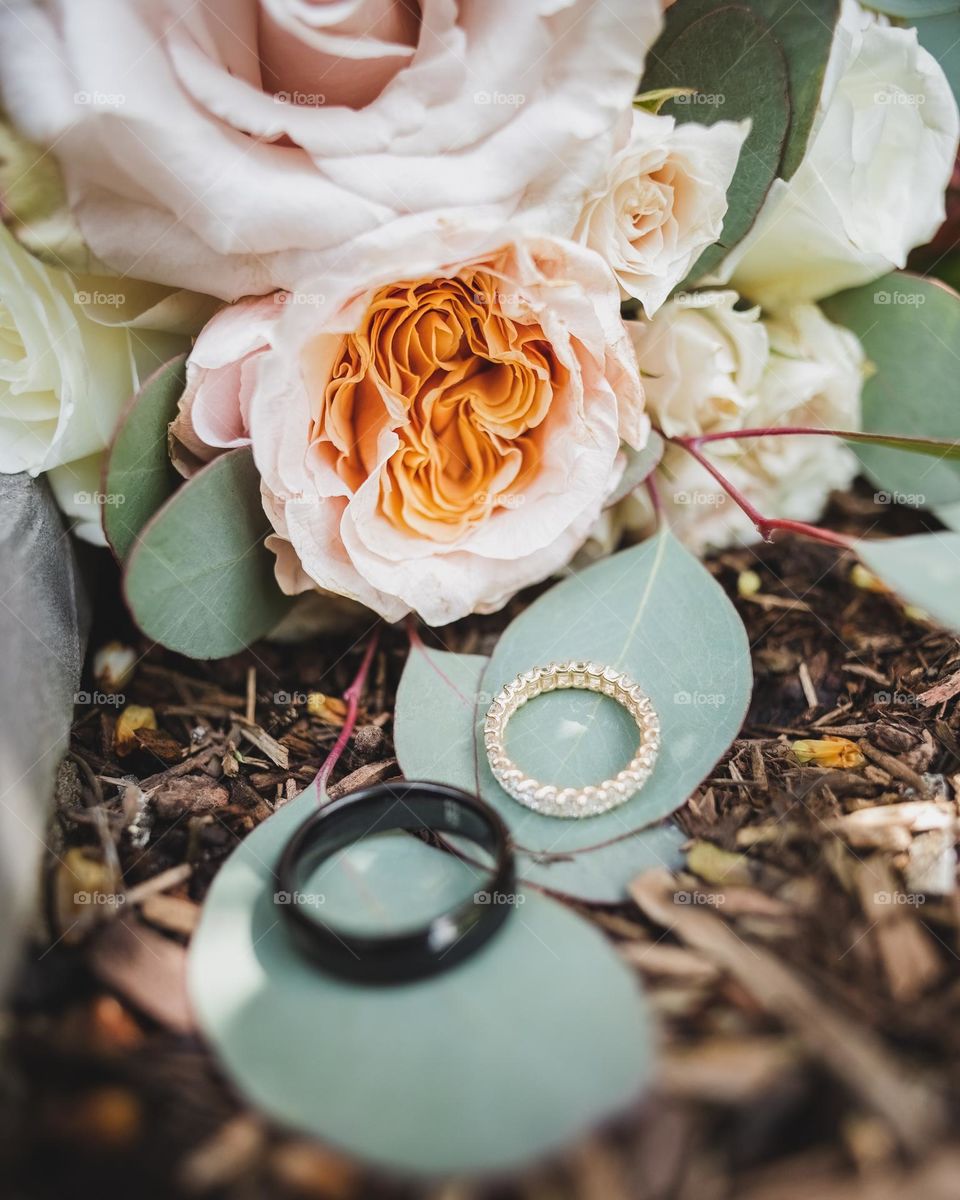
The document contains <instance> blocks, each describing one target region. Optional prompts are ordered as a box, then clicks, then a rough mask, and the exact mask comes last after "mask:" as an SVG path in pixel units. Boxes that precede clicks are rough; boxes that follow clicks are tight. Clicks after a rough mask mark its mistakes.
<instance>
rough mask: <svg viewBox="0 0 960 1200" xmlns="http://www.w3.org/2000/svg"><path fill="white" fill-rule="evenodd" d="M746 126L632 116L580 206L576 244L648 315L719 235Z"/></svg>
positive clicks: (645, 114) (638, 112)
mask: <svg viewBox="0 0 960 1200" xmlns="http://www.w3.org/2000/svg"><path fill="white" fill-rule="evenodd" d="M749 132H750V123H749V121H741V122H739V123H734V122H732V121H720V122H719V123H717V124H716V125H711V126H707V125H697V124H695V123H693V122H690V123H687V124H683V125H678V124H677V123H676V122H675V121H674V119H673V118H672V117H667V116H661V115H658V114H655V113H650V112H644V111H642V110H636V111H634V113H633V116H632V121H631V124H630V127H629V136H628V138H627V141H626V144H625V145H624V146H623V147H622V148H621V149H620V150H618V152H617V153H616V155H615V156H614V158H613V160H612V161H611V163H610V167H609V170H608V171H607V174H606V177H605V178H604V179H603V180H602V181H601V182H600V184H599V185H598V187H597V188H595V189H594V190H593V191H592V192H591V194H590V196H589V197H588V199H587V202H586V205H585V206H584V210H583V213H582V215H581V217H580V222H579V224H578V227H577V237H578V239H579V240H580V241H582V242H584V243H585V244H586V245H588V246H590V247H591V248H592V249H594V250H596V251H597V252H598V253H599V254H601V255H602V256H603V257H604V258H605V259H606V261H607V262H608V263H609V264H610V266H611V268H612V269H613V272H614V274H615V275H616V277H617V281H618V282H619V284H620V287H621V289H622V292H623V295H624V297H625V298H626V297H627V296H633V297H634V298H635V299H637V300H639V301H640V302H641V304H642V305H643V308H644V311H645V312H646V314H647V316H652V315H653V314H654V313H655V312H656V311H657V309H658V308H659V307H660V305H661V304H663V302H664V300H666V298H667V296H668V295H669V294H670V292H671V291H672V290H673V288H674V287H675V286H676V285H677V284H678V283H679V282H680V281H681V280H682V279H683V278H684V276H685V275H686V274H687V272H688V271H689V270H690V268H691V267H692V266H693V264H694V262H696V260H697V258H698V257H699V256H700V252H701V251H702V250H704V249H706V247H707V246H709V245H711V244H712V243H713V242H715V241H716V240H717V238H718V237H719V236H720V230H721V229H722V227H723V218H724V215H725V213H726V211H727V188H728V187H729V186H730V181H731V179H732V178H733V175H734V172H735V171H736V169H737V161H738V159H739V157H740V149H741V147H742V146H743V142H744V139H745V138H746V136H747V134H748V133H749Z"/></svg>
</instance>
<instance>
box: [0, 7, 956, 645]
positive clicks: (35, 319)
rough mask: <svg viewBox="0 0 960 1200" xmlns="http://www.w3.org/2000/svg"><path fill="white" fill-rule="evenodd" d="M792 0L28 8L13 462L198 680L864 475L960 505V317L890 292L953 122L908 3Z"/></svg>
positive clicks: (8, 67) (790, 525)
mask: <svg viewBox="0 0 960 1200" xmlns="http://www.w3.org/2000/svg"><path fill="white" fill-rule="evenodd" d="M813 8H815V10H816V11H815V13H814V14H813V15H809V14H806V15H801V14H800V13H798V12H795V11H794V10H793V9H792V8H791V7H790V5H788V4H786V3H783V2H781V0H744V3H742V4H738V5H733V6H728V7H723V8H719V9H718V8H716V6H714V5H711V4H709V3H706V2H705V0H678V2H677V3H675V4H673V5H671V6H668V8H667V11H666V13H662V12H661V6H660V4H659V3H658V2H655V0H629V2H627V0H610V2H608V3H603V4H600V3H595V2H594V0H560V2H559V3H558V2H557V0H552V2H551V3H546V2H538V3H531V4H525V5H515V4H513V5H511V4H507V3H505V2H503V3H501V2H500V0H495V2H494V0H484V2H483V3H480V2H475V0H457V2H454V0H423V2H422V3H420V4H416V3H412V2H400V0H340V2H338V3H333V2H331V0H312V2H310V3H298V2H295V0H245V2H244V3H242V4H238V5H235V6H232V7H230V8H229V9H223V10H221V8H220V6H212V5H188V4H182V3H180V2H179V0H161V2H157V3H147V2H146V0H97V2H96V3H94V4H87V5H85V6H84V7H83V10H82V11H80V10H78V9H77V8H76V7H75V6H71V5H68V4H67V3H65V0H50V2H49V3H45V4H44V3H31V2H26V0H22V2H20V3H16V4H12V5H10V6H8V7H7V9H6V10H5V11H4V13H3V14H2V16H0V36H2V66H0V90H2V96H3V103H4V107H5V109H6V112H7V114H8V117H9V125H8V127H7V128H6V130H5V133H4V143H5V147H6V153H5V156H4V165H3V179H2V180H0V186H2V187H3V193H4V200H5V209H4V211H5V218H6V226H7V229H6V231H5V232H4V233H3V237H2V243H0V254H2V260H3V263H4V269H3V273H2V278H0V293H2V299H3V302H4V314H5V331H6V332H5V336H4V342H3V348H2V356H3V365H4V371H3V376H4V380H5V385H4V399H3V410H2V429H0V468H2V469H3V470H4V471H7V472H17V471H28V472H30V473H31V474H34V475H37V474H40V473H45V474H46V475H47V476H48V478H49V481H50V484H51V487H52V488H53V490H54V493H55V495H56V496H57V498H58V500H59V502H60V503H61V506H62V507H63V509H64V510H65V511H66V512H67V514H68V515H69V516H70V517H71V518H72V519H73V520H74V521H75V525H74V529H75V531H76V533H77V534H78V535H79V536H81V537H84V538H87V539H88V540H92V541H98V540H99V541H100V542H104V541H106V542H108V543H109V544H110V545H111V546H112V548H113V550H114V552H115V553H116V554H117V556H118V558H120V560H121V561H122V563H123V567H124V575H125V592H126V597H127V600H128V603H129V604H130V607H131V609H132V612H133V614H134V616H135V618H136V619H137V620H138V622H139V623H140V624H141V626H142V628H143V629H144V631H145V632H146V633H148V634H149V635H150V636H152V637H154V638H155V639H156V640H159V641H161V642H163V643H165V644H167V645H170V646H171V647H173V648H175V649H180V650H183V651H185V652H187V653H191V654H195V655H198V656H216V655H220V654H225V653H229V652H231V651H232V650H234V649H237V648H239V647H241V646H243V645H244V644H246V643H248V642H249V641H251V640H253V639H255V638H256V637H258V636H262V635H264V634H267V633H269V632H270V631H271V630H272V629H274V628H275V627H276V626H277V625H278V623H279V622H281V621H282V619H283V617H284V615H285V613H286V612H287V611H288V609H289V606H290V604H291V602H292V599H291V598H295V597H304V596H306V595H311V596H312V597H313V599H312V602H311V611H313V612H314V613H317V612H319V613H320V614H321V619H322V614H323V612H324V611H328V612H329V611H332V610H333V609H334V608H336V607H337V606H340V607H342V604H343V601H344V600H347V601H350V602H355V603H357V604H359V605H361V606H364V607H366V608H367V609H370V610H373V611H374V612H375V613H378V614H380V615H381V616H382V617H384V618H386V619H387V620H389V621H396V620H399V619H400V618H402V617H404V616H405V615H407V614H410V613H414V614H417V615H418V616H419V617H420V618H422V619H423V620H424V621H425V622H427V623H429V624H432V625H443V624H446V623H448V622H450V621H454V620H457V619H458V618H460V617H463V616H466V615H467V614H470V613H474V612H490V611H494V610H496V609H499V608H500V607H502V606H503V605H504V603H505V602H506V601H507V600H508V599H509V598H510V597H511V596H513V595H514V594H515V593H516V592H517V591H518V590H520V589H522V588H524V587H526V586H528V585H530V584H533V583H537V582H540V581H542V580H545V579H547V578H549V577H551V576H554V575H556V574H557V573H558V572H562V571H564V570H565V569H566V568H567V567H568V566H569V565H570V564H571V563H576V562H580V561H582V560H583V558H584V557H593V558H595V557H597V555H602V554H605V553H607V552H609V551H610V550H612V549H613V548H615V547H616V546H617V545H618V544H620V543H621V542H623V541H624V540H627V541H635V540H637V539H640V538H643V537H645V536H647V535H648V534H650V533H651V532H652V531H653V530H654V529H655V528H656V527H657V525H658V523H659V524H661V525H662V524H664V523H666V524H668V525H669V526H670V527H671V528H672V529H673V530H674V532H675V533H676V534H677V535H678V536H679V537H680V538H681V540H682V541H684V542H685V543H686V544H687V545H688V546H689V547H691V548H692V549H694V550H695V551H696V552H698V553H702V552H705V551H707V550H709V549H711V548H717V547H722V546H724V545H727V544H729V543H731V542H735V541H740V542H743V541H749V540H751V539H753V538H756V537H761V536H770V535H771V534H772V532H773V531H775V530H776V529H778V528H779V529H793V530H794V531H795V532H799V533H805V534H807V535H809V536H814V537H817V536H820V537H823V538H826V539H829V540H837V539H838V537H839V535H835V534H831V533H830V532H829V531H824V530H818V529H816V528H815V527H813V526H810V525H809V524H807V523H809V522H812V521H815V520H816V519H817V518H818V517H819V516H820V514H821V513H822V511H823V509H824V506H825V504H826V501H827V497H828V495H829V493H830V491H831V489H834V488H838V487H844V486H846V485H848V484H849V483H850V482H851V480H852V479H853V477H854V476H855V475H856V474H857V472H858V471H859V470H866V472H867V473H868V475H870V476H871V478H873V479H874V481H875V482H876V484H877V485H878V486H882V487H885V488H886V490H887V491H889V492H891V493H898V492H909V493H910V494H911V495H912V494H918V495H921V497H922V499H921V501H920V502H921V503H923V502H927V503H928V504H930V505H937V506H946V505H948V504H950V503H951V502H952V501H953V500H955V499H956V500H960V475H958V474H957V472H956V469H955V468H954V467H953V466H952V465H951V459H952V456H955V453H956V448H955V446H954V445H953V443H952V442H950V440H949V439H950V438H951V437H952V436H955V435H957V434H960V422H958V419H957V415H956V406H955V405H953V406H950V405H949V404H948V397H947V396H945V395H943V394H942V392H940V391H939V389H937V386H936V380H937V376H936V372H937V371H940V372H941V374H942V375H943V376H944V377H945V378H946V379H947V380H949V381H950V384H951V385H952V384H953V372H952V369H951V366H950V363H949V359H950V358H951V357H952V355H953V353H954V351H953V347H952V345H951V338H952V336H953V334H954V333H955V332H956V330H957V328H958V326H960V316H958V312H960V302H958V300H957V297H956V296H955V295H954V294H953V293H951V292H949V291H948V290H947V289H946V288H944V287H942V286H939V285H931V284H929V283H926V282H924V281H923V280H920V279H917V278H916V277H913V276H910V275H906V274H902V275H890V272H891V271H894V270H896V269H900V268H903V267H904V266H905V265H906V259H907V255H908V254H909V253H910V251H911V249H913V248H914V247H916V246H919V245H922V244H924V243H926V242H928V241H929V240H930V239H931V238H932V237H933V235H934V234H935V233H936V232H937V229H938V227H939V226H940V225H941V223H942V221H943V218H944V215H945V206H944V195H945V190H946V188H947V185H948V183H949V181H950V177H951V174H952V171H953V164H954V161H955V157H956V150H957V136H958V114H957V104H956V101H955V99H954V96H953V93H952V91H951V86H950V82H949V80H948V79H947V76H946V74H945V72H944V69H943V68H942V67H941V65H940V63H939V62H938V59H937V45H936V39H935V37H934V34H931V32H930V30H929V29H927V28H926V26H929V25H930V24H931V22H929V21H927V22H924V21H920V22H919V26H920V28H919V29H918V28H911V27H908V25H907V23H906V21H905V20H904V19H903V17H902V15H901V8H902V6H898V5H896V4H893V5H892V6H891V5H889V4H887V5H885V4H883V3H880V0H878V2H877V3H876V4H875V5H874V6H873V7H872V8H871V9H868V8H866V7H862V6H860V5H858V4H857V3H855V2H854V0H843V2H842V3H840V2H839V0H818V2H817V4H816V5H814V6H813ZM885 8H886V9H889V11H890V14H891V15H889V16H887V15H885V14H884V12H883V11H881V10H883V9H885ZM952 19H953V18H951V20H952ZM933 24H936V23H935V22H934V23H933ZM938 28H939V27H938ZM104 29H110V30H111V36H110V37H109V38H104V37H103V35H102V31H103V30H104ZM940 32H942V30H941V31H940ZM931 39H933V40H932V41H931ZM923 43H926V45H924V44H923ZM951 249H952V247H947V248H946V249H945V250H944V251H943V252H942V254H941V256H940V257H941V258H944V259H949V257H950V253H951ZM935 267H936V264H933V266H932V267H931V270H932V269H935ZM877 281H879V282H877ZM895 344H898V345H900V346H901V347H903V349H901V351H900V352H899V354H898V353H896V352H891V349H892V348H893V347H894V346H895ZM925 348H926V349H929V351H930V353H929V354H928V353H926V349H925ZM898 364H899V365H898ZM904 367H906V369H907V373H908V374H909V371H910V370H914V371H916V372H919V373H921V377H922V378H923V379H924V380H925V382H924V383H923V385H922V386H917V387H909V388H907V389H906V390H905V391H904V389H903V384H904V379H905V374H904ZM131 395H134V399H133V400H132V401H130V402H128V400H129V397H130V396H131ZM852 446H857V447H859V457H858V456H857V454H855V453H854V450H853V449H852V448H851V447H852ZM916 452H920V453H921V454H924V455H926V456H927V457H926V460H925V461H926V465H925V466H924V468H923V470H922V471H921V472H919V473H917V474H916V478H917V480H919V479H921V478H923V479H926V480H928V481H929V487H927V486H926V484H923V485H921V484H920V483H919V482H918V483H917V485H916V486H912V487H909V488H906V487H902V486H901V483H902V481H903V480H904V478H907V479H911V478H913V474H911V473H914V472H915V471H916V463H917V462H918V461H924V460H920V459H917V458H915V457H914V454H915V453H916ZM931 455H932V456H934V458H933V461H932V463H931V461H930V456H931ZM938 460H939V461H938ZM905 464H906V465H905ZM928 497H929V498H928ZM893 574H894V575H897V569H896V568H894V569H893ZM911 574H912V572H911ZM891 582H892V583H893V584H894V585H895V586H896V585H897V580H896V579H892V580H891ZM318 597H319V598H320V600H321V603H319V604H318V602H317V598H318ZM932 608H933V609H935V610H936V611H937V612H938V613H940V615H941V616H942V612H940V609H939V608H937V605H936V604H935V603H933V602H932Z"/></svg>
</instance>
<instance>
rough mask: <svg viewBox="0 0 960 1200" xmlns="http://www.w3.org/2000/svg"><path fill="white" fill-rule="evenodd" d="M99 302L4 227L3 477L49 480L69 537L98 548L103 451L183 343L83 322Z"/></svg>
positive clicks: (0, 346) (0, 271) (0, 273)
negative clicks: (145, 386) (136, 398)
mask: <svg viewBox="0 0 960 1200" xmlns="http://www.w3.org/2000/svg"><path fill="white" fill-rule="evenodd" d="M101 286H103V287H105V288H106V287H115V286H118V285H117V282H116V281H113V282H112V283H111V282H110V281H106V282H104V283H102V285H101ZM104 295H105V296H107V298H108V299H112V298H114V297H119V295H120V293H119V292H110V293H109V294H107V293H104ZM100 298H101V297H100V296H99V295H98V294H97V293H94V292H85V291H83V290H79V288H78V285H77V283H76V282H75V281H74V280H73V278H72V277H71V276H70V275H68V274H67V273H66V272H65V271H60V270H58V269H57V268H55V267H48V266H46V265H45V264H44V263H41V262H40V261H39V260H38V259H36V258H34V257H33V256H32V255H31V254H29V253H27V251H26V250H24V249H23V248H22V247H21V246H20V245H19V243H18V242H17V241H16V240H15V239H14V238H13V237H12V235H11V234H10V233H9V232H8V231H7V230H6V228H4V227H3V226H0V323H2V327H3V337H2V338H0V472H2V473H3V474H6V475H10V474H15V473H17V472H20V471H27V472H29V473H30V474H31V475H39V474H41V473H43V472H50V473H51V477H50V482H51V485H52V486H53V488H54V492H55V494H56V496H57V499H58V502H59V503H60V505H61V507H62V508H63V509H64V510H65V511H66V512H67V513H68V515H70V516H72V517H75V518H77V519H78V521H79V524H78V525H77V526H76V528H75V532H77V533H78V534H79V536H81V537H84V538H86V539H87V540H88V541H96V542H102V540H103V535H102V533H101V530H100V525H99V519H98V511H99V510H98V508H97V495H98V493H99V490H100V476H99V466H100V461H101V454H100V452H101V451H102V450H103V449H104V448H105V447H106V446H107V445H108V443H109V442H110V440H111V438H112V437H113V433H114V430H115V428H116V424H117V420H118V418H119V416H120V412H121V409H122V408H123V406H124V405H125V404H126V402H127V401H128V400H129V399H130V397H131V396H132V395H133V393H134V391H135V390H136V388H137V386H138V384H139V379H140V373H141V372H146V371H149V370H153V369H155V368H156V367H157V366H159V365H160V363H161V362H162V361H163V359H164V357H166V356H168V355H172V354H174V353H176V351H177V349H178V348H179V347H180V345H181V344H182V342H181V339H178V338H171V337H169V336H167V335H153V334H150V333H137V332H134V331H133V330H130V329H128V328H123V327H119V326H113V325H107V324H104V323H103V322H102V321H100V320H96V319H94V318H93V317H92V316H88V315H87V312H88V310H90V311H95V309H96V304H97V301H98V299H100Z"/></svg>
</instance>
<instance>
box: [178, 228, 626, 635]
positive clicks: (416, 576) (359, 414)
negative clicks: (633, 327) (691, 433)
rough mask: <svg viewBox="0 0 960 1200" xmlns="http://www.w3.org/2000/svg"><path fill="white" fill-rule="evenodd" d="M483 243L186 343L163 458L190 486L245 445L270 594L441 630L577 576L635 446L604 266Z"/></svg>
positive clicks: (520, 242) (409, 259)
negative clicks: (275, 587) (574, 566)
mask: <svg viewBox="0 0 960 1200" xmlns="http://www.w3.org/2000/svg"><path fill="white" fill-rule="evenodd" d="M486 240H487V242H488V244H493V245H495V246H497V248H496V249H494V250H492V251H491V250H475V251H473V252H471V253H469V254H468V255H466V256H463V257H457V258H456V259H454V260H452V261H448V262H447V263H446V264H445V265H443V266H441V267H438V266H436V265H432V266H431V264H430V263H429V262H428V261H425V260H424V251H423V249H422V248H418V249H416V250H415V251H414V250H413V249H412V248H411V247H406V249H405V251H404V252H403V253H401V254H398V255H397V256H396V257H395V259H394V260H393V261H394V263H395V264H397V265H395V266H394V267H391V266H389V265H384V264H381V265H380V266H379V268H378V270H377V271H376V272H370V273H369V275H368V282H367V284H366V286H365V287H364V288H363V289H362V290H358V289H357V287H356V285H355V284H349V283H346V282H343V283H341V282H338V281H337V280H336V279H334V278H328V279H325V280H324V281H323V283H322V284H319V285H318V286H317V289H316V291H314V292H311V291H309V290H307V289H304V290H302V291H300V292H299V293H296V294H293V295H287V294H282V293H281V294H278V295H276V296H274V297H268V298H261V299H248V300H244V301H242V302H240V303H238V304H236V305H233V306H231V307H229V308H227V309H225V310H223V311H222V312H221V313H219V314H218V315H217V316H216V317H215V318H214V319H213V320H212V321H211V322H210V323H209V325H208V326H207V327H206V328H205V329H204V331H203V333H202V334H201V336H200V338H199V339H198V341H197V343H196V347H195V349H194V351H193V354H192V356H191V360H190V365H189V373H188V383H187V390H186V392H185V395H184V397H183V400H182V402H181V412H180V415H179V417H178V419H177V420H176V422H175V423H174V426H173V428H172V438H173V443H174V446H175V458H176V459H177V461H178V462H179V463H180V465H181V468H182V469H183V470H185V471H186V472H189V471H191V470H192V469H193V468H194V467H195V466H196V464H197V463H198V462H200V461H204V460H208V459H210V458H211V457H212V456H213V455H215V454H216V453H219V452H222V451H223V450H225V449H228V448H231V447H236V446H241V445H246V444H250V445H251V446H252V448H253V454H254V459H255V462H256V465H257V468H258V470H259V472H260V475H261V480H262V498H263V504H264V508H265V511H266V512H267V515H268V516H269V518H270V521H271V523H272V525H273V527H274V530H275V531H276V532H275V534H274V535H273V536H272V537H271V538H270V539H269V542H268V544H269V545H270V546H271V547H272V548H273V550H274V551H275V552H276V555H277V561H276V573H277V578H278V580H279V582H280V585H281V587H282V588H283V590H284V591H286V592H288V593H291V594H292V593H299V592H303V591H307V590H310V589H314V588H319V589H324V590H328V591H331V592H335V593H338V594H341V595H344V596H348V597H351V598H352V599H355V600H358V601H360V602H361V603H363V604H365V605H367V606H368V607H370V608H372V609H375V610H376V611H377V612H379V613H381V614H382V615H383V616H384V617H386V618H388V619H389V620H397V619H399V618H400V617H402V616H403V615H404V614H406V613H408V612H410V611H414V612H417V613H419V614H420V616H421V617H423V619H424V620H426V621H427V622H429V623H430V624H435V625H440V624H445V623H447V622H449V621H453V620H456V619H457V618H459V617H462V616H465V615H466V614H468V613H471V612H477V611H479V612H489V611H493V610H495V609H497V608H499V607H500V606H502V605H503V604H504V603H505V602H506V600H507V599H509V597H510V596H512V595H513V594H514V592H516V591H517V590H518V589H519V588H521V587H524V586H526V585H527V584H531V583H534V582H536V581H539V580H541V579H544V578H545V577H547V576H548V575H550V574H551V573H553V572H555V571H556V570H557V569H559V568H560V567H562V566H563V565H564V564H565V563H566V562H567V561H568V560H569V559H570V558H571V556H572V555H573V554H574V552H575V551H576V550H577V548H578V547H579V546H580V544H581V543H582V542H583V541H584V539H585V538H586V536H587V534H588V532H589V530H590V529H591V527H592V525H593V524H594V523H595V521H596V520H597V518H598V516H599V514H600V512H601V510H602V507H603V505H604V502H605V500H606V499H607V498H608V496H609V495H610V494H611V492H612V491H613V489H614V488H615V486H616V484H617V482H618V480H619V478H620V475H621V473H622V457H623V456H622V455H621V453H620V447H621V441H623V442H626V443H628V444H629V445H630V446H632V447H634V448H637V449H639V448H642V447H643V445H644V444H645V442H646V438H647V435H648V431H649V424H648V420H647V417H646V416H645V414H644V411H643V390H642V386H641V383H640V378H639V374H638V371H637V366H636V359H635V356H634V352H633V348H632V346H631V344H630V342H629V339H628V337H627V335H626V332H625V329H624V327H623V324H622V322H621V319H620V315H619V297H618V289H617V284H616V281H615V279H614V278H613V276H612V274H611V273H610V271H609V269H608V268H607V267H606V266H605V264H604V263H603V261H602V260H601V259H600V258H599V256H597V255H596V254H594V253H593V252H592V251H590V250H588V249H586V248H584V247H582V246H579V245H576V244H574V243H571V242H567V241H564V240H560V239H554V238H547V237H537V238H529V239H525V238H522V237H516V236H511V238H510V239H509V240H506V241H498V240H496V239H494V240H492V242H491V240H490V239H489V238H487V239H486ZM401 249H402V248H401ZM412 267H415V269H411V268H412ZM398 268H399V269H398Z"/></svg>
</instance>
